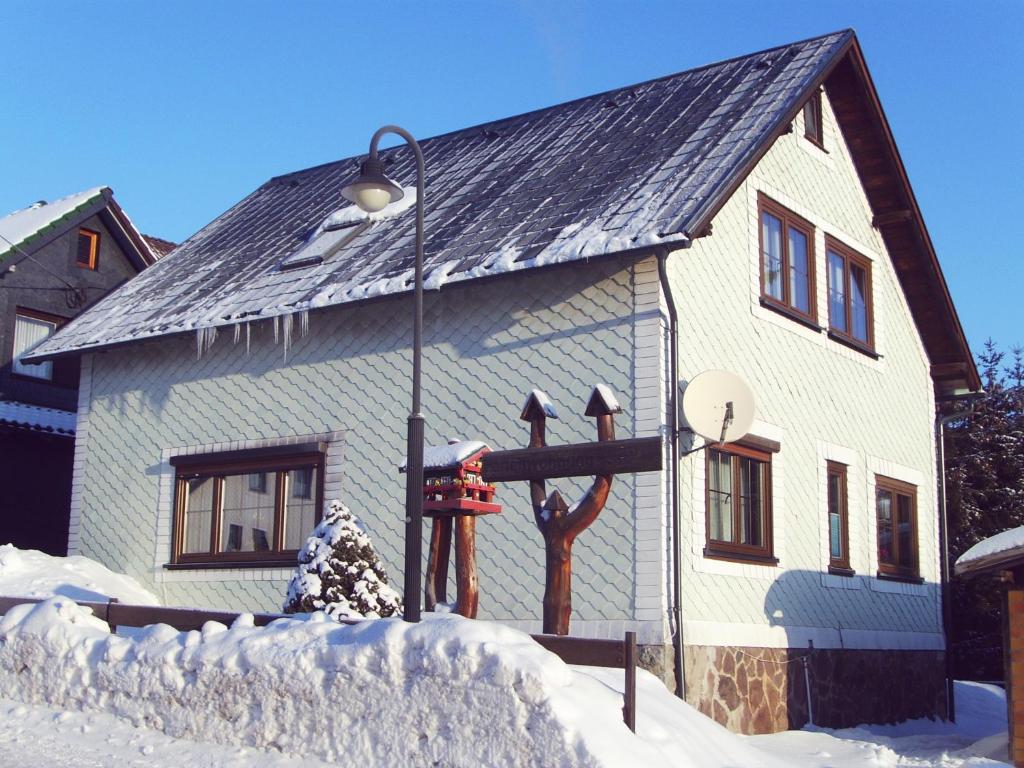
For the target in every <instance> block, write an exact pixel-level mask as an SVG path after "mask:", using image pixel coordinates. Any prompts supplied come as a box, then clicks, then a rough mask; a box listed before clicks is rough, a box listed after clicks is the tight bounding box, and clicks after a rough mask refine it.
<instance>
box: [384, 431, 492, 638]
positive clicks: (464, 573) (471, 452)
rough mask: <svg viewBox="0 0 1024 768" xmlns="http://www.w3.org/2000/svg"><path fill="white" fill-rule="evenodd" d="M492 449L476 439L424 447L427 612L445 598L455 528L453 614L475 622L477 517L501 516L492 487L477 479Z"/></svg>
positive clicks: (477, 588)
mask: <svg viewBox="0 0 1024 768" xmlns="http://www.w3.org/2000/svg"><path fill="white" fill-rule="evenodd" d="M490 450H491V449H490V448H489V447H488V446H487V444H486V443H483V442H480V441H479V440H452V441H450V442H449V443H448V444H447V445H439V446H430V447H427V448H426V449H425V450H424V452H423V514H424V516H426V517H429V518H431V532H430V554H429V557H428V559H427V573H426V579H425V584H424V590H423V591H424V596H425V598H426V609H427V610H428V611H432V610H434V608H435V607H436V606H437V603H439V602H440V603H443V602H446V600H447V590H448V561H449V558H450V556H451V543H452V529H453V527H454V533H455V584H456V603H455V612H456V613H459V614H461V615H463V616H465V617H467V618H470V619H473V618H476V613H477V607H478V604H479V586H478V579H477V574H476V518H477V517H478V516H479V515H490V514H496V513H499V512H501V505H500V504H496V503H495V502H494V494H495V490H496V489H495V487H494V486H493V485H490V484H488V483H485V482H484V481H483V478H482V476H481V471H482V468H481V467H482V465H481V459H482V457H483V456H484V455H486V454H487V453H489V452H490ZM404 469H405V467H404V466H403V467H402V470H403V471H404Z"/></svg>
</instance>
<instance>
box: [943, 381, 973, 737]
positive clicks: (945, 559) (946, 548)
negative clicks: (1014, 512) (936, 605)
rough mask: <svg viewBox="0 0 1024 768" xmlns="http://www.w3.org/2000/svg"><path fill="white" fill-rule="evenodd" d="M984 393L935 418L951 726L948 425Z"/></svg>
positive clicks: (953, 718)
mask: <svg viewBox="0 0 1024 768" xmlns="http://www.w3.org/2000/svg"><path fill="white" fill-rule="evenodd" d="M981 394H982V393H971V394H968V395H966V396H963V397H950V398H944V400H946V401H957V400H968V401H970V403H969V407H968V409H967V410H966V411H957V412H956V413H951V414H948V415H946V416H942V415H940V414H938V413H936V414H935V440H936V445H935V453H936V456H935V459H936V470H937V473H938V484H937V490H938V495H939V509H938V513H939V590H940V591H939V594H940V599H941V602H942V635H943V641H944V644H945V648H946V652H945V653H944V654H943V656H944V662H945V668H946V717H947V718H949V721H950V722H951V723H955V722H956V700H955V698H954V694H953V692H954V685H953V654H952V653H951V646H952V639H953V638H952V635H953V600H952V595H950V592H949V580H950V572H949V515H948V513H947V510H946V425H947V424H948V423H949V422H951V421H956V420H957V419H962V418H964V417H965V416H969V415H970V414H972V413H973V412H974V402H973V401H974V400H976V399H977V398H978V397H979V396H980V395H981Z"/></svg>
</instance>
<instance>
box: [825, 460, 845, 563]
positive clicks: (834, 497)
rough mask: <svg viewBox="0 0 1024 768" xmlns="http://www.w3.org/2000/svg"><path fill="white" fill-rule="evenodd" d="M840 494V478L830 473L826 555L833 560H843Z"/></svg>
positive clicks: (841, 490)
mask: <svg viewBox="0 0 1024 768" xmlns="http://www.w3.org/2000/svg"><path fill="white" fill-rule="evenodd" d="M842 492H843V483H842V478H841V477H840V476H839V475H838V474H835V473H830V474H829V476H828V541H829V551H828V554H829V557H831V558H832V559H833V560H842V559H843V529H842V525H843V519H842Z"/></svg>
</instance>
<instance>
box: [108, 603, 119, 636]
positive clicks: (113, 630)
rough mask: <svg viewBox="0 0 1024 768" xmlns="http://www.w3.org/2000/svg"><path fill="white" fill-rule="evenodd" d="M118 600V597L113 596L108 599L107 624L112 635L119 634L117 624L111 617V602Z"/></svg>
mask: <svg viewBox="0 0 1024 768" xmlns="http://www.w3.org/2000/svg"><path fill="white" fill-rule="evenodd" d="M116 602H118V599H117V598H116V597H112V598H110V599H109V600H107V624H108V625H109V626H110V634H112V635H116V634H117V624H116V623H115V622H114V621H112V620H111V619H110V604H111V603H116Z"/></svg>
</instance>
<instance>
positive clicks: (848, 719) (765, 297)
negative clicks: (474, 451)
mask: <svg viewBox="0 0 1024 768" xmlns="http://www.w3.org/2000/svg"><path fill="white" fill-rule="evenodd" d="M422 146H423V151H424V154H425V157H426V165H427V185H426V195H425V205H426V212H427V213H426V231H427V240H426V280H427V286H428V288H430V289H431V290H430V291H429V292H428V294H427V297H426V330H425V352H424V393H425V394H424V411H425V415H426V424H427V440H428V443H431V444H437V443H442V442H444V440H445V439H446V438H448V437H449V436H452V435H459V436H463V437H466V438H475V439H482V440H485V441H487V442H488V443H489V444H490V445H491V446H493V447H495V448H513V447H520V446H522V445H525V443H526V440H527V438H528V436H529V434H528V428H527V427H526V426H525V425H524V424H523V422H521V421H519V420H518V415H519V408H520V405H521V403H522V400H523V397H524V395H525V394H526V393H527V392H529V391H530V390H531V389H532V388H534V387H539V388H541V389H543V390H545V391H546V392H547V393H548V394H549V395H550V396H551V398H552V400H553V401H554V402H555V403H556V405H557V406H558V407H559V411H560V415H561V419H559V420H557V421H549V422H548V431H549V434H548V441H549V443H550V444H558V443H570V442H580V441H584V440H592V439H593V435H592V431H593V425H592V424H590V423H588V422H589V420H588V419H586V418H584V416H583V413H582V411H583V408H584V406H585V404H586V398H587V395H588V393H589V391H590V387H591V386H592V385H593V384H594V383H595V382H598V381H601V382H606V383H607V384H608V385H609V386H610V387H611V388H612V390H613V391H614V392H615V393H616V395H617V396H618V398H619V400H620V402H621V403H622V404H623V406H624V409H625V413H624V414H623V415H622V416H621V417H619V419H618V429H619V436H620V437H631V436H637V437H640V436H651V435H661V436H662V437H663V439H664V443H665V457H666V461H665V466H666V469H665V471H663V472H662V473H660V474H659V473H650V474H638V475H623V476H620V477H617V478H616V480H615V482H614V485H613V488H612V495H611V498H610V499H609V502H608V504H607V506H606V508H605V510H604V511H603V512H602V514H601V516H600V518H599V519H598V520H597V522H596V523H595V524H594V525H593V526H592V527H591V528H589V529H588V530H587V531H586V532H584V534H583V535H581V537H580V538H579V540H578V541H577V543H576V547H575V550H574V582H573V584H574V603H573V611H574V613H573V622H572V631H573V633H575V634H580V635H585V636H604V637H621V635H622V632H623V631H624V630H626V629H634V630H636V631H637V632H638V633H639V634H640V640H641V642H642V643H643V644H644V645H645V649H644V654H645V656H644V657H645V659H646V662H647V663H648V664H649V665H651V666H652V667H654V668H656V669H659V670H661V671H663V672H664V674H665V676H666V678H667V679H668V680H669V681H671V680H672V678H673V671H672V670H673V668H675V669H676V670H677V672H685V682H686V697H687V698H688V699H689V700H690V701H692V702H693V703H695V704H696V705H698V706H700V707H701V708H702V709H703V710H704V711H705V712H707V713H708V714H710V715H712V716H714V717H715V718H716V719H718V720H719V721H720V722H723V723H726V724H728V725H729V726H730V727H731V728H734V729H737V730H741V731H745V732H754V731H759V732H761V731H769V730H778V729H782V728H786V727H790V726H798V725H801V724H802V723H803V722H806V719H807V717H808V704H809V703H810V705H811V707H812V708H813V715H814V721H815V722H817V723H819V724H833V725H838V724H852V723H856V722H863V721H878V720H884V719H894V718H902V717H908V716H921V715H926V714H934V713H939V712H941V711H942V709H943V706H944V702H943V698H942V697H943V692H944V688H943V679H942V675H943V666H942V658H943V648H944V640H943V628H942V623H941V611H940V587H939V581H940V576H939V567H938V548H939V547H938V533H937V513H936V506H937V505H936V484H935V478H936V460H935V437H934V429H933V426H934V424H933V420H934V417H935V405H936V399H937V398H946V397H952V396H956V395H958V394H962V393H964V392H967V391H970V390H976V389H977V388H978V387H979V382H978V376H977V372H976V371H975V368H974V365H973V362H972V359H971V354H970V350H969V349H968V346H967V343H966V341H965V339H964V336H963V333H962V331H961V328H960V325H959V321H958V320H957V316H956V312H955V310H954V308H953V305H952V303H951V300H950V297H949V293H948V291H947V289H946V285H945V282H944V280H943V277H942V273H941V271H940V269H939V265H938V262H937V260H936V256H935V253H934V251H933V249H932V246H931V243H930V241H929V238H928V234H927V231H926V229H925V227H924V223H923V221H922V219H921V214H920V211H919V209H918V207H917V204H916V202H915V200H914V196H913V193H912V191H911V189H910V186H909V184H908V182H907V178H906V174H905V172H904V169H903V166H902V163H901V161H900V158H899V155H898V153H897V150H896V147H895V144H894V142H893V138H892V135H891V133H890V131H889V128H888V125H887V123H886V121H885V117H884V115H883V113H882V111H881V107H880V105H879V103H878V98H877V94H876V93H875V91H874V88H873V86H872V84H871V80H870V77H869V75H868V73H867V70H866V68H865V66H864V61H863V58H862V54H861V51H860V47H859V45H858V44H857V41H856V39H855V37H854V35H853V33H852V32H850V31H845V32H840V33H836V34H831V35H826V36H824V37H820V38H815V39H812V40H807V41H803V42H799V43H794V44H791V45H786V46H782V47H780V48H774V49H771V50H768V51H763V52H761V53H757V54H753V55H749V56H744V57H741V58H738V59H733V60H730V61H726V62H722V63H719V64H713V65H709V66H706V67H702V68H700V69H696V70H691V71H688V72H683V73H680V74H677V75H671V76H669V77H665V78H661V79H658V80H653V81H650V82H647V83H641V84H639V85H634V86H630V87H627V88H622V89H619V90H616V91H612V92H609V93H604V94H599V95H596V96H590V97H587V98H584V99H579V100H577V101H573V102H569V103H567V104H562V105H559V106H556V107H552V108H550V109H545V110H540V111H537V112H532V113H529V114H526V115H520V116H517V117H512V118H509V119H506V120H500V121H497V122H494V123H490V124H487V125H484V126H478V127H474V128H468V129H465V130H461V131H456V132H454V133H450V134H445V135H443V136H438V137H436V138H432V139H428V140H426V141H424V142H422ZM383 157H384V158H385V161H386V162H388V163H389V167H388V173H389V174H390V175H391V176H393V177H394V178H396V179H398V180H399V181H400V182H401V183H403V184H405V185H411V184H413V182H414V170H413V164H412V158H411V153H409V152H408V150H407V149H405V148H403V147H400V148H396V149H393V150H388V151H386V152H384V153H383ZM357 168H358V158H350V159H346V160H342V161H339V162H336V163H331V164H328V165H325V166H320V167H317V168H312V169H308V170H305V171H299V172H297V173H293V174H289V175H287V176H281V177H277V178H274V179H271V180H270V181H268V182H267V183H266V184H264V185H263V186H261V187H260V188H259V189H257V190H256V191H255V192H253V193H252V194H251V195H249V196H248V197H246V198H245V199H244V200H242V201H241V202H240V203H238V204H237V205H236V206H234V207H233V208H231V209H230V210H229V211H227V212H226V213H224V214H223V215H222V216H220V217H219V218H217V219H216V220H215V221H213V222H212V223H211V224H209V225H208V226H206V227H205V228H203V229H202V230H200V231H199V232H198V233H197V234H196V235H194V236H193V237H192V238H190V239H189V240H188V241H187V242H186V243H184V244H183V245H182V246H181V247H179V248H178V249H177V250H176V251H175V252H174V253H173V254H172V255H171V256H169V257H168V258H167V259H164V260H162V261H160V262H158V263H157V264H156V265H154V266H153V267H151V268H150V269H148V270H147V271H146V272H144V273H143V274H142V275H140V276H139V277H138V278H137V279H135V280H133V281H132V282H130V283H129V284H127V285H126V286H124V287H123V288H122V289H121V290H119V291H118V292H117V293H115V294H113V295H112V296H111V297H109V298H107V299H105V300H104V301H102V302H100V303H99V304H98V305H97V306H96V307H94V308H93V309H92V310H91V311H89V312H87V313H85V314H84V315H83V316H81V317H79V318H77V319H76V320H75V321H73V322H72V323H69V324H68V326H67V327H65V328H64V329H62V330H61V331H60V332H59V333H57V334H56V335H55V336H54V337H53V338H52V339H50V340H48V341H47V342H45V343H44V344H43V345H42V346H41V347H40V348H39V349H38V350H37V352H36V357H37V359H51V358H58V357H61V356H65V355H76V356H80V357H81V359H82V379H81V388H80V393H81V396H80V401H79V422H78V443H77V446H76V454H77V455H76V474H75V484H74V497H73V511H72V523H71V533H70V540H69V550H70V551H71V552H75V553H81V554H85V555H88V556H90V557H93V558H96V559H98V560H100V561H102V562H103V563H105V564H106V565H108V566H110V567H111V568H115V569H118V570H122V571H126V572H128V573H130V574H132V575H133V576H135V577H137V578H139V579H140V580H141V581H143V583H145V584H146V586H147V587H149V588H151V589H153V590H155V591H157V592H158V593H160V594H161V595H162V596H163V598H164V600H165V601H166V602H168V603H172V604H188V605H199V606H210V607H232V608H241V607H245V608H252V609H274V608H276V607H278V606H279V605H280V603H281V601H282V599H283V597H284V589H285V583H286V580H287V577H288V575H289V572H290V567H291V564H292V563H293V562H294V556H295V549H296V547H297V546H298V545H299V543H300V542H301V541H302V539H303V537H304V536H305V534H306V533H307V531H308V530H309V529H310V528H311V526H312V524H313V521H314V520H315V519H316V517H317V516H318V514H319V510H320V509H321V508H322V504H323V500H324V499H329V498H334V497H338V498H341V499H343V500H344V501H345V502H346V503H347V504H348V505H349V506H350V507H351V508H352V509H353V510H354V511H356V513H357V514H358V515H359V516H360V518H361V519H362V520H363V522H364V523H365V525H366V527H367V528H368V530H369V531H370V532H371V534H372V535H373V538H374V540H375V542H376V544H377V546H378V548H379V550H380V551H381V553H382V556H383V557H384V559H385V561H386V562H387V564H388V566H389V570H390V572H391V574H392V581H393V582H397V583H401V578H400V571H401V565H402V559H401V550H402V531H403V509H402V507H403V498H404V495H403V476H401V475H399V473H398V472H397V466H398V464H399V463H400V462H401V460H402V459H403V458H404V442H405V418H406V415H407V412H408V408H409V400H408V395H407V392H408V389H409V380H410V369H411V362H410V344H411V327H410V326H411V319H410V315H411V312H410V308H409V300H408V292H409V290H410V287H411V282H410V281H411V273H412V256H413V248H412V236H413V216H412V214H411V213H409V212H407V211H404V210H402V208H400V207H399V208H392V209H391V210H389V211H385V215H384V216H383V217H378V220H376V221H369V220H365V218H364V217H361V216H359V215H355V214H353V213H352V212H351V211H344V212H343V213H341V214H336V211H338V209H339V208H342V207H344V203H343V200H342V199H341V196H340V190H341V188H342V186H343V185H344V184H345V183H346V182H348V181H349V180H351V178H352V177H353V176H354V175H355V173H356V172H357ZM332 214H335V215H333V216H332ZM325 225H326V226H325ZM707 369H725V370H729V371H733V372H735V373H737V374H739V375H740V376H742V377H743V378H744V379H746V381H747V382H748V383H749V384H750V385H751V387H752V389H753V390H754V392H755V395H756V399H757V415H756V421H755V423H754V426H753V428H752V429H751V432H750V434H749V435H747V436H746V438H744V439H743V440H741V441H739V442H738V443H736V444H731V445H728V446H717V447H716V446H707V447H705V449H704V450H701V451H698V452H696V453H692V454H689V455H686V454H687V452H688V451H689V450H690V449H691V448H699V447H701V445H702V443H701V440H700V439H699V438H694V436H693V435H692V434H691V433H689V432H687V431H686V430H685V425H679V427H680V430H679V441H678V445H677V446H673V442H674V441H673V440H672V433H673V431H674V428H675V427H676V426H677V424H676V419H675V417H674V410H673V409H674V406H675V405H676V404H677V400H678V397H677V394H678V392H679V386H680V385H682V386H685V384H686V382H687V381H689V380H690V379H692V378H693V377H694V376H695V375H696V374H698V373H700V372H701V371H704V370H707ZM676 455H678V460H676V461H674V460H673V457H674V456H676ZM587 483H589V479H588V478H580V479H579V480H578V481H568V480H566V481H562V480H559V481H555V482H553V483H549V485H548V488H549V490H550V489H551V488H552V487H557V488H558V490H560V491H561V492H562V494H563V495H564V496H565V497H566V498H568V499H570V500H572V499H573V498H578V497H579V495H580V493H581V492H582V489H583V487H584V485H585V484H587ZM526 486H527V484H526V483H524V482H521V483H515V484H503V485H501V486H500V487H499V489H498V500H499V501H500V502H501V503H502V505H503V506H504V512H503V513H502V514H501V515H492V516H489V517H488V518H486V519H484V520H482V521H481V522H480V524H479V526H478V568H479V572H480V593H481V601H480V615H481V618H486V619H494V620H498V621H502V622H505V623H508V624H512V625H515V626H520V627H522V628H524V629H529V630H532V631H537V630H539V628H540V615H541V595H542V592H543V573H544V565H543V552H544V548H543V542H542V541H541V538H540V535H539V534H538V532H537V531H536V529H535V527H534V524H533V520H532V514H531V506H530V500H529V495H528V489H527V487H526ZM677 583H678V584H679V585H680V589H679V591H678V593H677V591H676V589H675V585H676V584H677ZM677 594H678V599H677ZM812 646H813V647H812ZM679 648H682V649H683V655H684V657H685V662H684V663H683V664H682V665H681V667H682V668H681V669H680V665H679V664H678V663H677V662H678V650H679ZM867 691H870V692H871V694H870V695H859V694H860V693H861V692H867ZM808 697H809V698H810V702H808Z"/></svg>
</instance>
